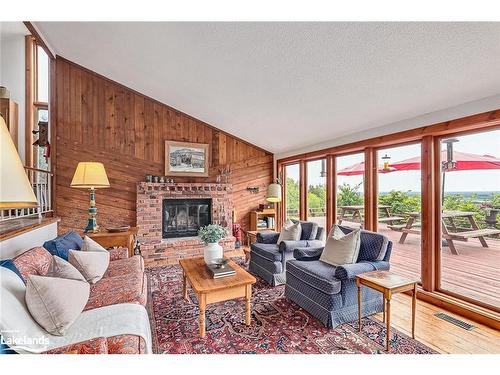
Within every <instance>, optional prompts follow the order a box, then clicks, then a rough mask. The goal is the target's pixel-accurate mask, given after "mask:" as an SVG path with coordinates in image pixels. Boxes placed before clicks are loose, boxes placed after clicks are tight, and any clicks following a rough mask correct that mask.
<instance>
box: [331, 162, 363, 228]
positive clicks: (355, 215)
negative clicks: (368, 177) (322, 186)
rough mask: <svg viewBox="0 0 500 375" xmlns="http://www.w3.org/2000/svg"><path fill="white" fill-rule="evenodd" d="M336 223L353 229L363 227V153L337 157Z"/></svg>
mask: <svg viewBox="0 0 500 375" xmlns="http://www.w3.org/2000/svg"><path fill="white" fill-rule="evenodd" d="M336 165H337V176H336V181H337V187H336V189H337V194H336V196H337V223H338V224H342V225H346V226H349V227H353V228H359V227H362V226H363V225H364V203H365V199H364V173H365V155H364V153H358V154H352V155H344V156H337V158H336Z"/></svg>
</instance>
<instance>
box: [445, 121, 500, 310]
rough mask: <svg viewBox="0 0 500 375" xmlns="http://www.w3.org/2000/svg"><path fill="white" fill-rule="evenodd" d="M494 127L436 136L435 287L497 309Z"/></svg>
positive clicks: (499, 201)
mask: <svg viewBox="0 0 500 375" xmlns="http://www.w3.org/2000/svg"><path fill="white" fill-rule="evenodd" d="M499 140H500V130H493V131H488V132H482V133H475V134H470V135H462V136H452V137H449V136H448V137H446V138H444V139H442V140H441V200H442V212H441V230H442V233H441V235H442V242H441V252H440V253H441V262H440V264H441V272H440V280H438V282H439V285H440V289H442V290H443V291H448V292H451V293H454V294H457V295H459V296H461V297H465V298H467V299H471V300H474V301H479V302H480V303H483V304H485V305H489V306H493V307H496V308H500V221H499V215H498V214H499V213H500V169H499V168H500V154H499V150H500V149H499Z"/></svg>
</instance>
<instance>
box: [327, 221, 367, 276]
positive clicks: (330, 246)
mask: <svg viewBox="0 0 500 375" xmlns="http://www.w3.org/2000/svg"><path fill="white" fill-rule="evenodd" d="M360 235H361V231H360V230H359V229H355V230H353V231H352V232H351V233H348V234H344V232H342V230H341V229H340V228H339V227H338V225H334V226H333V228H332V230H331V231H330V233H329V234H328V238H327V239H326V244H325V249H324V250H323V253H322V254H321V257H320V258H319V260H321V261H323V262H325V263H328V264H331V265H333V266H341V265H343V264H351V263H356V261H357V260H358V254H359V247H360V245H361V241H360Z"/></svg>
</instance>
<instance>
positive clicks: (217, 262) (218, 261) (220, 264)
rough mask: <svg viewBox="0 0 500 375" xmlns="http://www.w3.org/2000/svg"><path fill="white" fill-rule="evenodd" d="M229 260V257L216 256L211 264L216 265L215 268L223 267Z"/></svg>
mask: <svg viewBox="0 0 500 375" xmlns="http://www.w3.org/2000/svg"><path fill="white" fill-rule="evenodd" d="M227 262H229V259H227V258H216V259H212V261H211V262H210V264H212V265H213V266H215V268H222V267H224V266H225V265H226V264H227Z"/></svg>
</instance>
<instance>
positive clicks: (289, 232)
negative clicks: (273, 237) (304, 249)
mask: <svg viewBox="0 0 500 375" xmlns="http://www.w3.org/2000/svg"><path fill="white" fill-rule="evenodd" d="M301 234H302V227H301V226H300V223H297V224H295V223H294V222H293V221H292V220H290V219H288V220H287V221H286V222H285V225H283V228H281V233H280V236H279V237H278V245H279V244H280V243H281V241H298V240H300V235H301Z"/></svg>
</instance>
